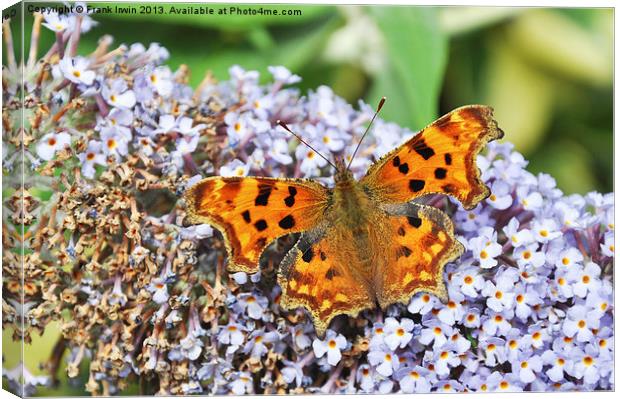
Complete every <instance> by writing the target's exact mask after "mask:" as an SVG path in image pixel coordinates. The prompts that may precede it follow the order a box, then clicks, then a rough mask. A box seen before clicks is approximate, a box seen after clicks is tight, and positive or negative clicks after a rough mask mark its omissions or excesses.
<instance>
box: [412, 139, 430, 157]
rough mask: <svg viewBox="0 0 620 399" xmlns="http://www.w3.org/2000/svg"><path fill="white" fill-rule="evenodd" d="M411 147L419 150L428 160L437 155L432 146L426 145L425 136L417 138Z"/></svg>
mask: <svg viewBox="0 0 620 399" xmlns="http://www.w3.org/2000/svg"><path fill="white" fill-rule="evenodd" d="M411 148H413V150H414V151H415V152H417V153H418V154H419V155H420V156H421V157H422V158H424V159H425V160H427V161H428V159H429V158H430V157H432V156H433V155H435V151H434V150H433V149H432V148H431V147H429V146H428V145H426V142H425V141H424V139H423V138H420V139H419V140H416V141H415V142H414V143H413V144H412V146H411Z"/></svg>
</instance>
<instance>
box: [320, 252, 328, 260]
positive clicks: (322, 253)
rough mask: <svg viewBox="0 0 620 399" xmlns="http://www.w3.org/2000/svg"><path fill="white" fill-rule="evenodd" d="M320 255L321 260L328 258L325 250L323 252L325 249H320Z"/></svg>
mask: <svg viewBox="0 0 620 399" xmlns="http://www.w3.org/2000/svg"><path fill="white" fill-rule="evenodd" d="M319 256H320V258H321V260H325V259H327V256H325V252H323V251H319Z"/></svg>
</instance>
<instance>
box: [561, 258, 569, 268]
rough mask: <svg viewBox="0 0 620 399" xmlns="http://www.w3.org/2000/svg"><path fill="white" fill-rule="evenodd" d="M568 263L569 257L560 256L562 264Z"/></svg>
mask: <svg viewBox="0 0 620 399" xmlns="http://www.w3.org/2000/svg"><path fill="white" fill-rule="evenodd" d="M569 263H570V259H568V258H567V257H564V258H562V264H563V265H564V266H568V264H569Z"/></svg>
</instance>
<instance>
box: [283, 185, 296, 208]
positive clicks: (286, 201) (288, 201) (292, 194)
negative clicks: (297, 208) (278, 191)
mask: <svg viewBox="0 0 620 399" xmlns="http://www.w3.org/2000/svg"><path fill="white" fill-rule="evenodd" d="M288 193H289V196H288V197H286V198H284V204H285V205H286V206H288V207H289V208H290V207H292V206H293V205H295V196H296V195H297V189H296V188H295V187H293V186H288Z"/></svg>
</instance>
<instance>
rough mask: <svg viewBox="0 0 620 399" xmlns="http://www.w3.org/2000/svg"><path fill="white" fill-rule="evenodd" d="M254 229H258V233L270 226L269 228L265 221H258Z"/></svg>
mask: <svg viewBox="0 0 620 399" xmlns="http://www.w3.org/2000/svg"><path fill="white" fill-rule="evenodd" d="M254 227H255V228H256V230H258V231H263V230H265V229H266V228H267V227H268V226H267V222H266V221H265V219H260V220H259V221H257V222H256V223H254Z"/></svg>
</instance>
